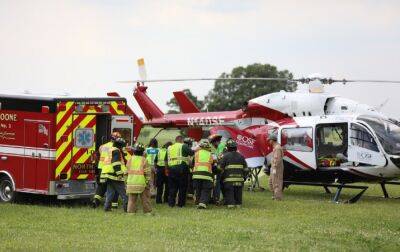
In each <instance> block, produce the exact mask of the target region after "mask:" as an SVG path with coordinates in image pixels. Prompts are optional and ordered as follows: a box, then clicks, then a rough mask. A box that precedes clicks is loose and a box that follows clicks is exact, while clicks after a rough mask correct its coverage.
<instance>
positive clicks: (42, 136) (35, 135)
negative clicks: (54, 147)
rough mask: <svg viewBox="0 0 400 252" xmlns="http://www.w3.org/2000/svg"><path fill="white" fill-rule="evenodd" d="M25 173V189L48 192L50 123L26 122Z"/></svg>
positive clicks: (50, 158)
mask: <svg viewBox="0 0 400 252" xmlns="http://www.w3.org/2000/svg"><path fill="white" fill-rule="evenodd" d="M24 136H25V137H24V146H25V150H24V172H23V187H24V188H26V189H33V190H42V191H47V190H48V181H49V176H50V160H53V159H54V156H53V155H51V151H50V149H49V145H50V142H49V141H50V122H45V121H28V120H26V121H24Z"/></svg>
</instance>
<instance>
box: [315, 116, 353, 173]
mask: <svg viewBox="0 0 400 252" xmlns="http://www.w3.org/2000/svg"><path fill="white" fill-rule="evenodd" d="M347 131H348V123H327V124H318V125H317V126H316V140H315V142H316V157H317V164H318V168H320V169H333V168H335V167H339V166H341V165H342V163H344V162H346V156H347V147H348V146H347V145H348V140H347V135H348V134H347Z"/></svg>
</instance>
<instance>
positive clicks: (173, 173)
mask: <svg viewBox="0 0 400 252" xmlns="http://www.w3.org/2000/svg"><path fill="white" fill-rule="evenodd" d="M193 154H194V152H193V150H192V149H190V148H189V146H187V145H186V144H185V143H183V137H182V136H177V137H176V138H175V143H174V144H172V145H171V146H169V147H168V149H167V155H166V156H165V160H166V165H167V166H166V167H167V172H168V187H169V195H168V205H169V206H170V207H174V206H175V204H176V196H177V194H178V204H177V205H178V207H184V206H185V204H186V192H187V184H188V176H189V173H190V171H189V157H190V156H193Z"/></svg>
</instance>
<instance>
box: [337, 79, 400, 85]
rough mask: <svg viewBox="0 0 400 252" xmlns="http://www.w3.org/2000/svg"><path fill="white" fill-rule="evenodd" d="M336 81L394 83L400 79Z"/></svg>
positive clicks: (397, 82) (344, 81)
mask: <svg viewBox="0 0 400 252" xmlns="http://www.w3.org/2000/svg"><path fill="white" fill-rule="evenodd" d="M335 82H343V83H346V82H365V83H393V84H400V81H393V80H346V79H344V80H335Z"/></svg>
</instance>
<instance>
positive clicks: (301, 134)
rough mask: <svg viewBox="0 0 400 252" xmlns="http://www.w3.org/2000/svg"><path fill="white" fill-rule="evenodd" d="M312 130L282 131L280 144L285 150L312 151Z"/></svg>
mask: <svg viewBox="0 0 400 252" xmlns="http://www.w3.org/2000/svg"><path fill="white" fill-rule="evenodd" d="M312 135H313V134H312V128H288V129H282V132H281V144H282V147H283V148H284V149H285V150H290V151H303V152H311V151H313V138H312Z"/></svg>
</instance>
